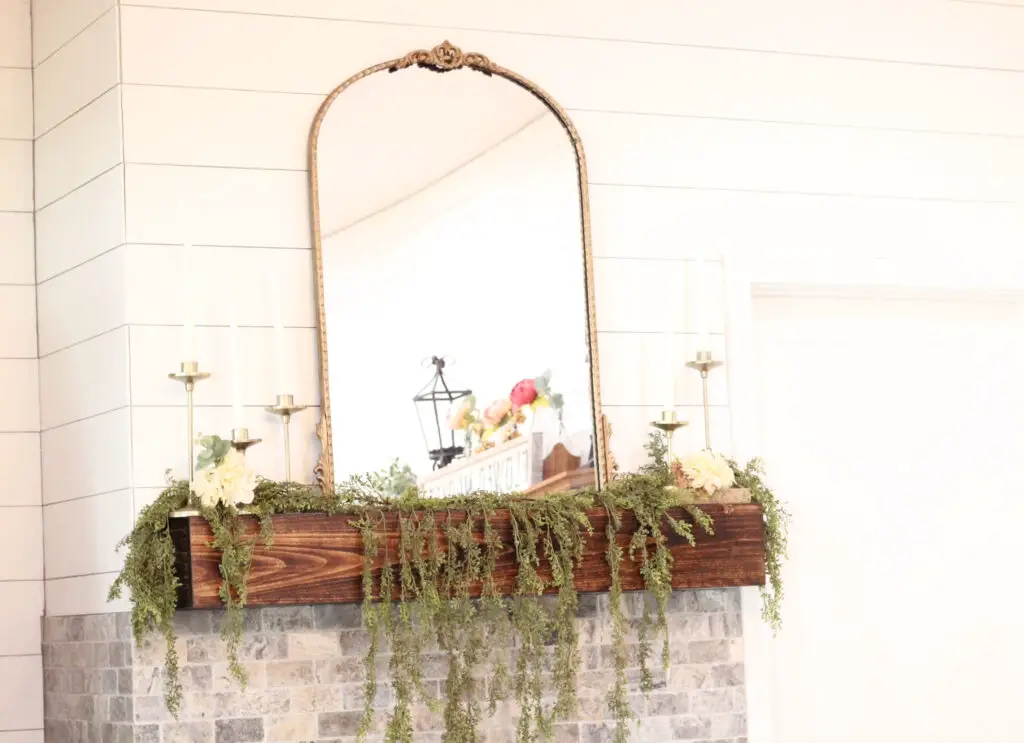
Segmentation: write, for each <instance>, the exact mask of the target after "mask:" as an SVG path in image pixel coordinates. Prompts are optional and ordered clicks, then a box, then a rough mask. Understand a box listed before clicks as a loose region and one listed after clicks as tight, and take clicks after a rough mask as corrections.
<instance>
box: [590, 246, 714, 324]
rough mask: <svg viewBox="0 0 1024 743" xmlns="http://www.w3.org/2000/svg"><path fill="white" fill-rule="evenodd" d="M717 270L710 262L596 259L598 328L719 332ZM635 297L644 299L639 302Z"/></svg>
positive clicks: (595, 279) (712, 262)
mask: <svg viewBox="0 0 1024 743" xmlns="http://www.w3.org/2000/svg"><path fill="white" fill-rule="evenodd" d="M720 266H721V264H720V263H719V262H718V261H716V260H713V259H711V257H705V258H703V259H701V260H700V261H699V262H698V261H683V260H657V259H656V260H651V259H633V258H600V257H598V258H595V259H594V292H595V295H596V302H597V329H598V330H599V331H608V332H613V333H634V332H645V333H665V332H670V331H671V332H673V333H688V334H691V335H697V334H701V333H705V334H706V333H724V332H725V320H724V317H723V300H722V293H721V288H722V281H721V270H720ZM698 285H699V286H698ZM637 297H645V300H644V301H642V302H638V301H637Z"/></svg>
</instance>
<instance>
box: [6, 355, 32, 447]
mask: <svg viewBox="0 0 1024 743" xmlns="http://www.w3.org/2000/svg"><path fill="white" fill-rule="evenodd" d="M39 402H40V401H39V362H38V361H37V360H36V359H0V410H3V411H4V414H3V416H0V431H7V432H14V433H25V432H34V431H38V430H39Z"/></svg>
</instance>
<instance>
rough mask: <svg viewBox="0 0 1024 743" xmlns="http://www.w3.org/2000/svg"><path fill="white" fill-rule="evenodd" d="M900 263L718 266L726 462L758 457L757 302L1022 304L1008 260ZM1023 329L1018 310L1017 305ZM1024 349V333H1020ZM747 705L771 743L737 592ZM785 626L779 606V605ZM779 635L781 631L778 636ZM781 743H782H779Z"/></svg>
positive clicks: (767, 655) (760, 662) (747, 598)
mask: <svg viewBox="0 0 1024 743" xmlns="http://www.w3.org/2000/svg"><path fill="white" fill-rule="evenodd" d="M998 258H999V260H995V261H993V260H992V256H985V257H984V258H983V259H982V260H976V259H975V260H972V259H971V258H970V257H963V256H938V257H935V256H932V257H917V258H914V257H911V256H907V257H899V258H872V257H869V256H861V257H860V259H859V260H858V259H853V258H851V259H848V260H836V259H834V258H833V257H828V258H821V259H815V258H807V257H805V256H791V257H789V258H785V257H780V256H778V255H774V256H763V255H762V256H754V255H746V256H740V257H737V256H731V257H728V256H727V257H725V258H724V259H723V267H722V274H723V276H722V278H723V302H724V312H725V324H726V327H725V335H726V358H727V360H728V363H727V364H726V367H725V368H726V372H727V379H728V385H729V411H730V418H731V428H732V442H731V443H732V446H731V454H732V456H733V457H734V458H735V459H736V460H737V461H740V462H745V461H746V460H748V459H749V458H750V457H752V456H755V455H757V454H758V453H759V452H760V451H761V446H760V444H761V442H760V430H761V429H760V413H759V410H760V400H759V397H758V392H757V357H756V353H755V337H754V299H755V298H757V297H769V296H770V297H853V296H857V297H878V298H883V297H885V298H894V299H898V298H907V299H919V298H922V297H929V298H933V299H950V300H956V299H961V300H962V299H968V298H975V299H983V298H1007V299H1016V300H1021V299H1024V261H1020V260H1019V258H1017V257H1015V256H998ZM1021 317H1022V324H1024V304H1022V305H1021ZM1021 337H1022V342H1024V333H1022V336H1021ZM740 596H741V606H742V622H743V641H744V666H745V676H746V678H745V688H746V698H747V740H748V741H749V742H750V743H777V741H776V736H775V731H774V723H775V694H776V684H775V676H776V663H775V657H774V654H775V647H774V643H773V640H772V634H771V630H770V628H769V627H768V626H767V625H766V624H765V623H764V622H763V621H762V619H761V596H760V592H759V590H758V589H757V588H741V589H740ZM783 624H784V625H785V605H783ZM783 631H785V629H784V628H783ZM779 743H781V742H779Z"/></svg>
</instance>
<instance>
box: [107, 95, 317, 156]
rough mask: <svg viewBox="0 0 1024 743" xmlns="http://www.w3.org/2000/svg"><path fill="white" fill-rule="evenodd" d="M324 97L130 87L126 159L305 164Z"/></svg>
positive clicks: (126, 107) (126, 108) (125, 102)
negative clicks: (310, 133) (308, 139)
mask: <svg viewBox="0 0 1024 743" xmlns="http://www.w3.org/2000/svg"><path fill="white" fill-rule="evenodd" d="M320 102H321V98H320V96H315V95H274V94H266V93H262V94H261V93H246V92H237V91H225V90H199V89H187V88H166V87H153V86H139V85H128V86H125V88H124V95H123V99H122V105H123V106H124V132H125V137H124V156H125V160H126V161H127V162H130V163H156V164H172V165H225V166H232V167H264V168H280V169H293V170H303V169H305V167H306V137H305V134H306V133H307V132H308V130H309V126H310V123H311V122H312V121H313V116H314V115H315V114H316V110H317V108H318V107H319V106H320ZM257 121H258V122H259V126H253V122H257Z"/></svg>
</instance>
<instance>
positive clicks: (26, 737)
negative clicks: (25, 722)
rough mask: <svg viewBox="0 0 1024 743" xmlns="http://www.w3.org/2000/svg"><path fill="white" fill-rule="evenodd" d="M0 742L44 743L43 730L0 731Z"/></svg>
mask: <svg viewBox="0 0 1024 743" xmlns="http://www.w3.org/2000/svg"><path fill="white" fill-rule="evenodd" d="M0 743H45V742H44V741H43V730H42V728H40V729H38V730H13V731H7V732H3V731H0Z"/></svg>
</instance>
